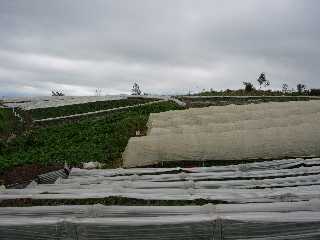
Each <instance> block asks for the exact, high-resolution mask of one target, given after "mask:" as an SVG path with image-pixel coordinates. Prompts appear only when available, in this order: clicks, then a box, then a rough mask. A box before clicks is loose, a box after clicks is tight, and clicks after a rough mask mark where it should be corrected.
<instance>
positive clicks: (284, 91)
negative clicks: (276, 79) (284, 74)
mask: <svg viewBox="0 0 320 240" xmlns="http://www.w3.org/2000/svg"><path fill="white" fill-rule="evenodd" d="M288 89H289V86H288V84H286V83H284V84H282V92H283V93H287V92H288Z"/></svg>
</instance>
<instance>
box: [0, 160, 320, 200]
mask: <svg viewBox="0 0 320 240" xmlns="http://www.w3.org/2000/svg"><path fill="white" fill-rule="evenodd" d="M319 177H320V160H319V159H305V160H303V159H288V160H277V161H267V162H258V163H250V164H241V165H231V166H221V167H219V166H215V167H204V168H165V169H160V168H158V169H157V168H155V169H152V168H147V169H110V170H103V169H99V170H85V169H76V168H74V169H72V171H71V173H70V175H69V178H68V179H61V180H60V181H59V182H57V183H56V184H40V185H35V186H33V187H30V188H27V189H4V190H2V191H1V194H0V200H10V199H11V200H14V199H16V198H31V199H88V198H105V197H123V198H135V199H141V200H197V199H204V200H207V201H224V202H232V203H249V202H279V201H289V200H290V201H304V200H310V199H315V198H320V180H319V179H320V178H319Z"/></svg>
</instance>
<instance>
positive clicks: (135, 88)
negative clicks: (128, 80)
mask: <svg viewBox="0 0 320 240" xmlns="http://www.w3.org/2000/svg"><path fill="white" fill-rule="evenodd" d="M131 92H132V95H141V90H140V87H139V85H138V84H137V83H134V84H133V87H132V89H131Z"/></svg>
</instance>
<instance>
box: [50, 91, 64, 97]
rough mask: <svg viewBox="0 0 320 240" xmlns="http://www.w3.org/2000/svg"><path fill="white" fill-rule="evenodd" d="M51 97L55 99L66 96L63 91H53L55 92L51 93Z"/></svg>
mask: <svg viewBox="0 0 320 240" xmlns="http://www.w3.org/2000/svg"><path fill="white" fill-rule="evenodd" d="M51 96H53V97H61V96H64V93H63V91H61V90H58V91H57V90H53V91H51Z"/></svg>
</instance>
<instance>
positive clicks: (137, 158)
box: [123, 101, 320, 167]
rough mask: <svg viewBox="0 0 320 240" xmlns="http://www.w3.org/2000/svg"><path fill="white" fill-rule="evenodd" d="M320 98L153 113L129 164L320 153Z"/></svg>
mask: <svg viewBox="0 0 320 240" xmlns="http://www.w3.org/2000/svg"><path fill="white" fill-rule="evenodd" d="M319 126H320V101H306V102H287V103H263V104H250V105H241V106H238V105H229V106H223V107H221V106H219V107H208V108H201V109H188V110H185V111H169V112H165V113H158V114H151V116H150V119H149V122H148V128H149V130H148V136H145V137H139V138H131V139H130V140H129V143H128V145H127V147H126V150H125V152H124V153H123V159H124V167H134V166H147V165H153V164H159V163H161V162H165V161H186V160H192V161H207V160H246V159H274V158H285V157H315V156H320V145H319V144H318V143H319V141H320V128H319Z"/></svg>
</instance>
